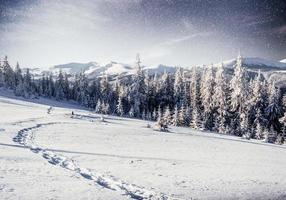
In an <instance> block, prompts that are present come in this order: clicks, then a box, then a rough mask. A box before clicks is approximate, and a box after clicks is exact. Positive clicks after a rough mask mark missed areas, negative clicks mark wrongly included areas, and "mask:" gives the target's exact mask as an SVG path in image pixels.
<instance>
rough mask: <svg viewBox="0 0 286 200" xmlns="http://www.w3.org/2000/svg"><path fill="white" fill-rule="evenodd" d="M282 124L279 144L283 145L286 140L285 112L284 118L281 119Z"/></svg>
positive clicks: (285, 113)
mask: <svg viewBox="0 0 286 200" xmlns="http://www.w3.org/2000/svg"><path fill="white" fill-rule="evenodd" d="M280 123H281V124H282V129H281V133H280V134H279V135H280V140H279V141H278V143H279V144H283V143H284V141H285V138H286V112H284V115H283V117H281V118H280Z"/></svg>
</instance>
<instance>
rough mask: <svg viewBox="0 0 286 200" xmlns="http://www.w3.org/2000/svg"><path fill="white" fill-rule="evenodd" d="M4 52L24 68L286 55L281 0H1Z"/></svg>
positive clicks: (285, 8) (285, 12) (285, 5)
mask: <svg viewBox="0 0 286 200" xmlns="http://www.w3.org/2000/svg"><path fill="white" fill-rule="evenodd" d="M0 40H1V42H0V55H1V56H3V55H8V56H9V58H10V61H11V63H12V64H14V63H15V62H16V61H17V60H18V61H19V62H20V64H21V66H24V67H28V66H29V67H43V68H45V67H49V66H51V65H54V64H63V63H67V62H89V61H96V62H99V63H100V64H105V63H107V62H109V61H111V60H112V61H118V62H123V63H132V62H134V60H135V55H136V53H137V52H139V53H140V54H141V58H142V61H143V64H144V65H157V64H160V63H162V64H166V65H177V66H183V67H184V66H192V65H198V64H209V63H212V62H214V63H216V62H220V61H222V60H226V59H231V58H233V57H236V56H237V54H238V51H239V50H241V52H242V54H243V55H246V56H257V57H264V58H269V59H273V60H280V59H282V58H285V57H286V1H285V0H281V1H277V0H271V1H270V0H21V1H20V0H19V1H17V0H0Z"/></svg>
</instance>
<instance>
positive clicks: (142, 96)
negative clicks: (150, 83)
mask: <svg viewBox="0 0 286 200" xmlns="http://www.w3.org/2000/svg"><path fill="white" fill-rule="evenodd" d="M136 68H137V71H136V74H135V75H134V76H133V84H132V85H131V91H130V94H129V95H130V96H132V98H130V99H132V100H133V102H132V103H133V110H134V112H133V113H134V117H141V112H142V111H143V109H144V107H145V102H146V85H145V74H144V73H143V71H142V67H141V60H140V56H139V54H137V57H136Z"/></svg>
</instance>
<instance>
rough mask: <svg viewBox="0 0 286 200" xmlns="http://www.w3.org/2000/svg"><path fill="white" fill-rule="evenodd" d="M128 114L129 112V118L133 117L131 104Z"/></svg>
mask: <svg viewBox="0 0 286 200" xmlns="http://www.w3.org/2000/svg"><path fill="white" fill-rule="evenodd" d="M128 114H129V117H131V118H132V117H134V107H133V106H131V108H130V110H129V112H128Z"/></svg>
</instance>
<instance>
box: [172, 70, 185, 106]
mask: <svg viewBox="0 0 286 200" xmlns="http://www.w3.org/2000/svg"><path fill="white" fill-rule="evenodd" d="M183 81H184V80H183V70H182V68H177V70H176V73H175V81H174V99H175V103H178V104H179V105H181V104H182V103H183V102H182V97H183V92H184V82H183Z"/></svg>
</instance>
